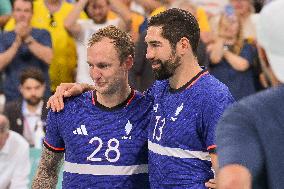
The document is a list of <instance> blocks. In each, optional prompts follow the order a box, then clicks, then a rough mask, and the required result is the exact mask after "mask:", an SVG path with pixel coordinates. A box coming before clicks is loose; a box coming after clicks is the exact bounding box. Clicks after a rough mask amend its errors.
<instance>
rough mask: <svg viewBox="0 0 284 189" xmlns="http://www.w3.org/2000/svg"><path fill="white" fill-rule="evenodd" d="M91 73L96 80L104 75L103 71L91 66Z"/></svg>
mask: <svg viewBox="0 0 284 189" xmlns="http://www.w3.org/2000/svg"><path fill="white" fill-rule="evenodd" d="M90 75H91V78H92V79H93V80H94V81H97V80H98V79H100V78H101V76H102V74H101V72H100V71H99V69H97V68H90Z"/></svg>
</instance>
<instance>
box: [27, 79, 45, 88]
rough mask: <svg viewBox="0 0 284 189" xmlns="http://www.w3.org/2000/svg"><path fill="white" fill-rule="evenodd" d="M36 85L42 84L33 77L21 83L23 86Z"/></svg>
mask: <svg viewBox="0 0 284 189" xmlns="http://www.w3.org/2000/svg"><path fill="white" fill-rule="evenodd" d="M38 85H42V84H41V83H40V82H39V81H38V80H36V79H33V78H28V79H26V80H25V82H24V83H23V87H35V86H38Z"/></svg>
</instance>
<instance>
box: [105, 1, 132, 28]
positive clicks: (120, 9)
mask: <svg viewBox="0 0 284 189" xmlns="http://www.w3.org/2000/svg"><path fill="white" fill-rule="evenodd" d="M109 2H110V5H111V8H112V10H113V11H114V12H115V13H117V14H118V15H119V16H120V17H121V18H122V20H123V22H124V24H125V28H123V29H125V31H130V30H131V24H132V18H131V11H130V9H128V7H127V6H126V5H125V4H123V3H122V2H121V1H120V0H109Z"/></svg>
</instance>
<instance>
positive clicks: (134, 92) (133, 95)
mask: <svg viewBox="0 0 284 189" xmlns="http://www.w3.org/2000/svg"><path fill="white" fill-rule="evenodd" d="M135 94H136V91H135V90H133V94H132V97H131V98H130V99H129V100H128V102H127V103H126V106H128V105H129V104H130V103H131V101H132V100H133V98H134V97H135Z"/></svg>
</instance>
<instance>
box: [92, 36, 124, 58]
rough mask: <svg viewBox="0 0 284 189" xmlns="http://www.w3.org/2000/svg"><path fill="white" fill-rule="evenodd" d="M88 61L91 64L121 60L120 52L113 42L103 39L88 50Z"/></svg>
mask: <svg viewBox="0 0 284 189" xmlns="http://www.w3.org/2000/svg"><path fill="white" fill-rule="evenodd" d="M87 59H88V61H89V62H92V63H94V62H108V61H115V60H117V61H118V60H119V56H118V52H117V50H116V49H115V46H114V43H113V40H111V39H109V38H103V39H102V40H101V41H99V42H96V43H95V44H93V45H92V46H91V47H88V49H87Z"/></svg>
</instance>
